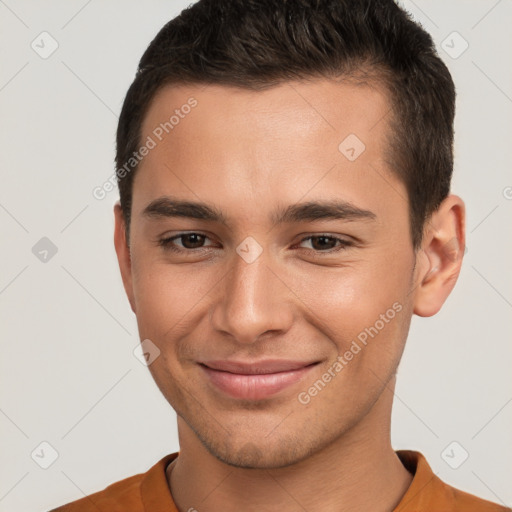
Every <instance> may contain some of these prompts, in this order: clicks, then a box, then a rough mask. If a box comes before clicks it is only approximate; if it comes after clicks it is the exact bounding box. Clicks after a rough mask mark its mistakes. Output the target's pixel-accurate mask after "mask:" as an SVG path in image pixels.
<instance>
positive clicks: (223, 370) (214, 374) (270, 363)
mask: <svg viewBox="0 0 512 512" xmlns="http://www.w3.org/2000/svg"><path fill="white" fill-rule="evenodd" d="M319 363H320V361H313V362H311V361H288V360H264V361H259V362H252V363H245V362H237V361H205V362H202V363H199V366H200V368H201V369H202V370H203V372H204V373H205V375H206V376H207V378H208V379H209V381H210V382H211V383H212V384H213V385H214V387H215V388H217V389H218V390H220V391H221V392H223V393H224V394H227V395H229V396H230V397H232V398H238V399H245V400H262V399H263V398H267V397H270V396H272V395H275V394H277V393H279V392H280V391H282V390H284V389H285V388H288V387H290V386H292V385H293V384H296V383H297V382H299V381H301V380H302V379H304V378H305V377H306V375H307V374H308V373H310V372H311V371H312V370H313V368H314V367H316V366H317V365H318V364H319Z"/></svg>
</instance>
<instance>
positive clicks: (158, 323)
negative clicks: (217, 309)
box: [132, 258, 218, 341]
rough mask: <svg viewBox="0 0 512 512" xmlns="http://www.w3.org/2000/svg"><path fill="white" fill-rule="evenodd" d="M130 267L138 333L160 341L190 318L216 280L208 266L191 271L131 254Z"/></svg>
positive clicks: (172, 334) (173, 334)
mask: <svg viewBox="0 0 512 512" xmlns="http://www.w3.org/2000/svg"><path fill="white" fill-rule="evenodd" d="M132 268H133V276H134V277H133V289H134V296H135V304H136V311H137V322H138V325H139V331H140V336H141V337H142V336H144V337H146V338H149V339H152V338H154V339H156V340H162V341H163V340H164V339H165V338H167V337H172V336H175V335H176V332H177V331H178V330H181V329H182V328H183V325H185V324H187V323H188V322H190V319H193V318H194V315H195V314H197V312H198V311H199V309H200V308H201V302H202V300H203V299H204V298H206V296H207V294H208V291H209V290H210V289H211V288H212V286H213V285H214V284H215V281H216V280H218V276H217V278H216V279H215V277H216V273H212V272H211V270H212V269H210V271H204V272H198V271H191V270H190V267H187V266H185V265H183V266H182V267H180V266H179V265H170V264H168V263H166V262H164V261H150V260H149V259H146V260H145V261H144V260H143V259H142V258H139V259H137V258H135V259H134V262H133V263H132ZM182 324H183V325H182Z"/></svg>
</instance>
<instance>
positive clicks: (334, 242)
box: [300, 235, 353, 254]
mask: <svg viewBox="0 0 512 512" xmlns="http://www.w3.org/2000/svg"><path fill="white" fill-rule="evenodd" d="M305 242H309V244H310V250H312V251H313V252H315V253H319V254H321V253H327V254H330V253H333V252H337V251H341V250H343V249H346V248H348V247H350V246H351V245H353V243H352V242H350V241H349V240H344V239H342V238H338V237H336V236H330V235H311V236H308V237H306V238H303V239H302V241H301V242H300V245H301V246H302V247H304V248H305V249H308V247H305V246H303V245H302V244H304V243H305Z"/></svg>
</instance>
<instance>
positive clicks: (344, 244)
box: [158, 232, 354, 256]
mask: <svg viewBox="0 0 512 512" xmlns="http://www.w3.org/2000/svg"><path fill="white" fill-rule="evenodd" d="M189 235H200V236H203V237H205V239H209V237H207V236H206V235H203V234H202V233H196V232H190V233H180V234H179V235H174V236H172V237H168V238H162V239H160V240H159V241H158V245H159V246H161V247H163V248H164V250H166V251H171V252H174V253H178V254H183V253H190V254H193V253H194V252H195V253H197V252H200V251H204V250H205V249H207V248H208V247H197V248H195V249H187V248H180V247H177V246H176V245H174V244H173V241H174V240H177V239H179V238H183V237H185V236H189ZM313 238H328V239H330V240H335V241H336V242H340V244H339V245H338V246H337V247H335V248H333V249H328V250H325V251H320V250H316V249H307V250H308V251H310V252H313V253H315V255H320V256H321V255H330V254H333V253H337V252H339V251H343V250H345V249H347V248H348V247H351V246H353V245H354V243H353V242H352V241H349V240H345V239H343V238H338V237H336V236H332V235H328V234H319V235H309V236H307V237H305V238H303V239H302V240H300V242H299V244H298V245H300V244H301V243H303V242H305V241H306V240H311V239H313Z"/></svg>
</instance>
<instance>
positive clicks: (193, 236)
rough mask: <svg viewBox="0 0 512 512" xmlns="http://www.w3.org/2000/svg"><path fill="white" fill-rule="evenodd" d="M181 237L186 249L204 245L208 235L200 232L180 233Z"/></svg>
mask: <svg viewBox="0 0 512 512" xmlns="http://www.w3.org/2000/svg"><path fill="white" fill-rule="evenodd" d="M179 239H181V242H182V245H183V247H184V248H185V249H198V248H199V247H202V245H203V243H204V241H205V240H206V237H205V236H204V235H200V234H199V233H189V234H187V235H180V236H179Z"/></svg>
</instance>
